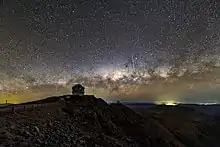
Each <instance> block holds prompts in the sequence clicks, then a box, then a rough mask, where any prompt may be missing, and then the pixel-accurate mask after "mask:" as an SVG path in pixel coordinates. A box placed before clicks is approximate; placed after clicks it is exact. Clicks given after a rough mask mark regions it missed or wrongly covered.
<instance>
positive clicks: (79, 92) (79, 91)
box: [72, 84, 85, 96]
mask: <svg viewBox="0 0 220 147" xmlns="http://www.w3.org/2000/svg"><path fill="white" fill-rule="evenodd" d="M84 93H85V87H83V86H82V85H81V84H76V85H74V86H73V87H72V94H73V95H75V96H83V95H84Z"/></svg>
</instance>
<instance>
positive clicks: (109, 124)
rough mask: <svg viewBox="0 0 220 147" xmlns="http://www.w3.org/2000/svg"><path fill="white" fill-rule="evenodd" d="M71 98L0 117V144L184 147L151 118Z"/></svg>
mask: <svg viewBox="0 0 220 147" xmlns="http://www.w3.org/2000/svg"><path fill="white" fill-rule="evenodd" d="M63 97H70V96H63ZM71 99H72V100H71V101H66V102H64V101H57V102H54V101H52V102H53V103H50V104H47V105H45V106H42V107H38V108H31V107H29V108H28V109H27V110H25V111H19V112H15V113H13V114H11V113H9V114H2V115H1V117H0V119H1V121H0V126H1V132H0V144H4V145H5V146H6V145H7V144H10V145H12V146H16V147H19V145H20V146H28V145H29V146H104V147H108V146H109V147H110V146H111V147H112V146H126V147H127V146H143V147H148V146H149V147H150V146H151V147H158V146H159V147H174V146H175V147H185V142H184V141H183V140H181V139H179V138H178V136H176V134H175V133H173V132H172V130H170V128H169V126H168V125H166V124H162V123H161V122H159V121H158V120H157V119H155V118H154V117H152V118H151V117H148V118H146V117H143V116H141V115H139V114H138V113H136V112H135V111H133V110H132V109H130V108H128V107H125V106H124V105H122V104H111V105H109V104H107V103H106V102H105V101H103V100H102V99H97V98H95V97H93V96H84V97H73V96H72V97H71ZM47 102H48V101H47ZM41 103H43V102H41Z"/></svg>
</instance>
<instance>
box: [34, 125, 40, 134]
mask: <svg viewBox="0 0 220 147" xmlns="http://www.w3.org/2000/svg"><path fill="white" fill-rule="evenodd" d="M34 129H35V131H37V133H38V134H40V130H39V128H38V127H37V126H34Z"/></svg>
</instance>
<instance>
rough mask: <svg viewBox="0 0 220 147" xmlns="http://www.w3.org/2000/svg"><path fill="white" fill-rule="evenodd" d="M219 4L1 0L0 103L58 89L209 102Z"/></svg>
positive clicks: (197, 0)
mask: <svg viewBox="0 0 220 147" xmlns="http://www.w3.org/2000/svg"><path fill="white" fill-rule="evenodd" d="M219 33H220V2H219V1H213V0H111V1H107V0H75V1H71V0H1V1H0V80H1V81H0V95H1V96H0V102H4V101H5V100H6V99H9V101H11V102H21V101H29V100H33V99H39V98H42V97H46V96H52V95H58V94H66V93H69V92H70V87H71V86H72V85H73V84H74V83H82V84H84V85H85V86H86V87H87V92H88V93H89V94H95V95H97V96H100V97H103V98H104V99H106V100H113V99H116V100H130V101H139V100H140V101H162V100H164V101H165V100H170V101H171V100H172V101H180V102H190V103H196V102H215V103H218V102H219V101H220V98H219V95H220V93H219V84H220V83H219V80H220V77H219V74H220V70H219V67H220V58H219V57H220V37H219Z"/></svg>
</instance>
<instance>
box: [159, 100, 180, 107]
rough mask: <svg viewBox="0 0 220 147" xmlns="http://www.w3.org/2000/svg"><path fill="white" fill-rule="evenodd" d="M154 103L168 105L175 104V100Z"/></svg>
mask: <svg viewBox="0 0 220 147" xmlns="http://www.w3.org/2000/svg"><path fill="white" fill-rule="evenodd" d="M155 103H156V104H158V105H168V106H175V105H177V102H175V101H156V102H155Z"/></svg>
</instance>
